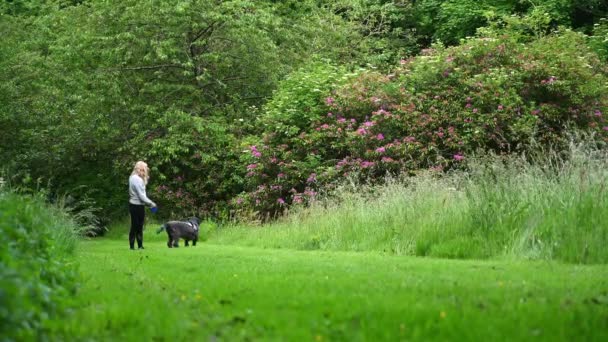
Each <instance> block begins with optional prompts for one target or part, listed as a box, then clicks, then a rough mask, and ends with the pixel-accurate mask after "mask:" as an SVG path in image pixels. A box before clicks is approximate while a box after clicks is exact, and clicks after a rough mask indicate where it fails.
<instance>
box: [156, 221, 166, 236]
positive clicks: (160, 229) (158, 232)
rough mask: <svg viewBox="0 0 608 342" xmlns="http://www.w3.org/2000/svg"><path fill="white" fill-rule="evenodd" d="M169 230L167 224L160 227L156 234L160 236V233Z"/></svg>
mask: <svg viewBox="0 0 608 342" xmlns="http://www.w3.org/2000/svg"><path fill="white" fill-rule="evenodd" d="M165 229H167V224H166V223H165V224H163V225H162V226H160V228H158V230H157V231H156V234H160V232H162V231H163V230H165Z"/></svg>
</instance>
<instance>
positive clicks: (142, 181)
mask: <svg viewBox="0 0 608 342" xmlns="http://www.w3.org/2000/svg"><path fill="white" fill-rule="evenodd" d="M148 179H150V170H149V169H148V164H146V163H145V162H143V161H141V160H140V161H138V162H137V163H135V167H133V172H131V176H130V177H129V213H130V214H131V230H130V231H129V246H130V247H131V249H135V240H136V239H137V247H138V248H139V249H144V241H143V238H144V237H143V233H144V219H145V217H146V211H145V206H146V205H149V206H150V207H152V208H154V207H156V203H154V202H152V201H151V200H150V199H149V198H148V196H146V184H148Z"/></svg>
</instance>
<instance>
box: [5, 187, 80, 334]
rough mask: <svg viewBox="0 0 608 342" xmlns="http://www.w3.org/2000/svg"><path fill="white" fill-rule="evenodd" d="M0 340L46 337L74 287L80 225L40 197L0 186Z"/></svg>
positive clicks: (67, 303) (63, 310) (74, 289)
mask: <svg viewBox="0 0 608 342" xmlns="http://www.w3.org/2000/svg"><path fill="white" fill-rule="evenodd" d="M0 230H1V233H0V331H2V335H3V336H2V339H8V340H21V341H27V340H44V339H45V338H48V336H49V334H50V330H49V329H50V328H51V326H52V325H53V323H54V322H56V321H57V320H58V319H59V318H60V316H61V315H62V314H64V313H65V310H66V309H67V307H68V305H69V299H70V297H71V296H72V295H73V294H74V293H75V291H76V281H77V269H76V265H75V264H74V263H72V262H71V259H70V257H69V256H70V254H71V253H72V252H73V250H74V248H75V245H76V242H77V237H78V229H77V228H76V226H75V223H74V222H72V221H71V220H70V219H69V218H67V216H66V214H64V213H62V212H61V211H60V210H58V209H56V208H52V207H49V206H48V205H46V204H44V203H43V202H42V201H41V200H40V199H38V198H35V197H31V196H23V195H16V194H13V193H9V192H3V191H0Z"/></svg>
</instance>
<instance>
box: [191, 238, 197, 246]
mask: <svg viewBox="0 0 608 342" xmlns="http://www.w3.org/2000/svg"><path fill="white" fill-rule="evenodd" d="M197 240H198V239H194V240H192V246H193V247H194V246H196V241H197Z"/></svg>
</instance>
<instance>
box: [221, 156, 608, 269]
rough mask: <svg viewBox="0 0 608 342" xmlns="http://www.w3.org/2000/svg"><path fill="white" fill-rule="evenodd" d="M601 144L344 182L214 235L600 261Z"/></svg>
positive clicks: (300, 244) (605, 227) (604, 213)
mask: <svg viewBox="0 0 608 342" xmlns="http://www.w3.org/2000/svg"><path fill="white" fill-rule="evenodd" d="M607 157H608V153H607V151H606V150H602V149H598V148H594V147H590V146H589V145H585V144H572V145H571V146H570V149H569V151H568V152H566V153H561V154H559V153H555V152H547V153H544V154H543V153H541V154H539V155H536V156H533V157H530V156H519V157H497V156H485V157H480V158H475V159H473V160H471V161H469V165H468V166H469V167H468V171H466V172H463V171H460V172H452V173H450V174H447V175H444V176H440V175H438V174H436V173H431V172H427V173H421V174H419V175H417V176H414V177H407V178H401V179H388V180H387V182H386V183H385V184H384V185H380V186H368V185H358V184H355V183H347V184H344V185H343V186H341V187H340V188H339V189H338V190H337V191H336V192H335V193H334V194H332V196H328V197H327V198H326V199H324V200H320V201H318V202H317V203H314V204H313V205H312V206H310V207H307V208H298V209H295V210H292V212H291V213H289V214H288V215H287V216H286V217H285V218H283V219H282V220H280V221H278V222H275V223H273V224H269V225H265V226H260V227H254V228H252V227H250V226H249V227H247V226H245V225H241V226H239V225H236V226H234V227H230V228H227V229H222V230H220V231H218V233H217V234H216V235H215V236H214V237H213V240H215V241H217V242H218V243H238V244H245V245H258V246H266V247H274V248H295V249H331V250H355V251H360V250H372V251H381V252H387V253H394V254H407V255H420V256H436V257H447V258H489V257H514V258H526V259H556V260H562V261H566V262H575V263H603V262H608V250H607V249H606V248H604V246H606V244H607V243H608V220H607V219H606V218H607V217H608V198H607V197H608V192H607V189H606V182H607V179H608V158H607Z"/></svg>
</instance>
